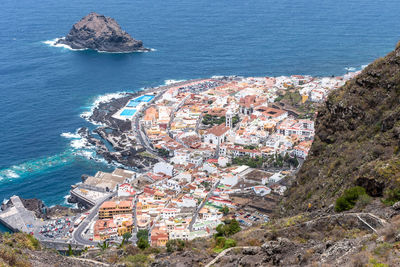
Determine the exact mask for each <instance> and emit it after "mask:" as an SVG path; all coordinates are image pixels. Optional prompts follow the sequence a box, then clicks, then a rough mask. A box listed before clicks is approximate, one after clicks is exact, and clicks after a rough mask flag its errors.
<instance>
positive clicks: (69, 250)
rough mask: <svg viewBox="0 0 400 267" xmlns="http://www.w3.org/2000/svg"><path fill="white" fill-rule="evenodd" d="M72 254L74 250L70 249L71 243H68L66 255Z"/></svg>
mask: <svg viewBox="0 0 400 267" xmlns="http://www.w3.org/2000/svg"><path fill="white" fill-rule="evenodd" d="M72 255H74V252H73V251H72V246H71V244H68V251H67V256H72Z"/></svg>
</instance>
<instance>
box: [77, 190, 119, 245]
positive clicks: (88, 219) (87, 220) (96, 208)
mask: <svg viewBox="0 0 400 267" xmlns="http://www.w3.org/2000/svg"><path fill="white" fill-rule="evenodd" d="M116 194H117V192H114V193H111V194H109V195H108V196H106V197H104V198H103V199H102V200H101V201H99V202H98V203H97V204H96V205H95V206H93V208H92V209H91V211H90V213H89V215H88V216H87V217H86V218H85V219H84V220H83V221H82V222H81V223H80V224H79V226H78V227H77V228H76V229H75V231H74V232H73V234H72V238H71V241H72V243H77V244H81V245H86V246H96V245H97V244H98V242H95V241H90V240H87V239H85V238H83V237H82V232H83V231H84V230H85V229H86V227H87V226H88V225H89V223H90V222H91V221H92V220H93V218H94V217H95V216H96V215H97V213H98V211H99V209H100V206H101V204H103V203H104V201H107V200H109V199H111V198H113V197H114V196H115V195H116Z"/></svg>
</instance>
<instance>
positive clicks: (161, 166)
mask: <svg viewBox="0 0 400 267" xmlns="http://www.w3.org/2000/svg"><path fill="white" fill-rule="evenodd" d="M153 172H154V173H163V174H165V175H168V176H173V173H174V166H172V165H171V164H169V163H166V162H161V161H160V162H157V163H156V164H154V167H153Z"/></svg>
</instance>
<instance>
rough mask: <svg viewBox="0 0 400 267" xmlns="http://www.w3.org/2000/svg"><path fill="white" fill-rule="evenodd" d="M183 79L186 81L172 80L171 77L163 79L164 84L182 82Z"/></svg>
mask: <svg viewBox="0 0 400 267" xmlns="http://www.w3.org/2000/svg"><path fill="white" fill-rule="evenodd" d="M184 81H186V80H173V79H171V80H165V81H164V84H165V85H172V84H175V83H181V82H184Z"/></svg>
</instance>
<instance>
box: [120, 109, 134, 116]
mask: <svg viewBox="0 0 400 267" xmlns="http://www.w3.org/2000/svg"><path fill="white" fill-rule="evenodd" d="M135 113H136V109H124V110H123V111H122V112H121V113H120V114H119V115H120V116H126V117H130V116H133V115H134V114H135Z"/></svg>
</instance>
